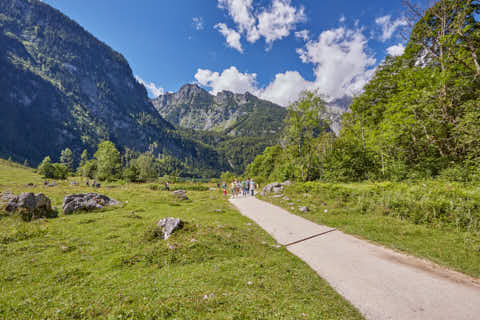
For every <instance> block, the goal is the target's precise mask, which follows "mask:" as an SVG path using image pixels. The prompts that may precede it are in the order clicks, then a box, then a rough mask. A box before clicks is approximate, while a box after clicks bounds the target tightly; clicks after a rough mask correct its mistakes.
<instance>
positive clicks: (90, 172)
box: [77, 160, 97, 179]
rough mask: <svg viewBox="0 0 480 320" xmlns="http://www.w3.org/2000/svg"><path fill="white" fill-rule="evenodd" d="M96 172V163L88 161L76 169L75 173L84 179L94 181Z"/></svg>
mask: <svg viewBox="0 0 480 320" xmlns="http://www.w3.org/2000/svg"><path fill="white" fill-rule="evenodd" d="M96 172H97V162H96V161H95V160H88V161H86V162H85V164H84V165H83V166H81V167H79V168H78V169H77V173H78V174H79V175H80V176H82V177H86V178H90V179H94V178H95V174H96Z"/></svg>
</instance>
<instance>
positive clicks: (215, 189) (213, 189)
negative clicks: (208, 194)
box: [208, 188, 217, 191]
mask: <svg viewBox="0 0 480 320" xmlns="http://www.w3.org/2000/svg"><path fill="white" fill-rule="evenodd" d="M208 190H210V191H217V188H209V189H208Z"/></svg>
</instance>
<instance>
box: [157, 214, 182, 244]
mask: <svg viewBox="0 0 480 320" xmlns="http://www.w3.org/2000/svg"><path fill="white" fill-rule="evenodd" d="M157 227H158V228H160V229H161V230H162V234H163V239H168V238H169V237H170V236H171V235H172V233H174V232H175V231H177V230H179V229H182V228H183V221H182V220H180V219H179V218H172V217H168V218H163V219H162V220H160V221H159V222H158V223H157Z"/></svg>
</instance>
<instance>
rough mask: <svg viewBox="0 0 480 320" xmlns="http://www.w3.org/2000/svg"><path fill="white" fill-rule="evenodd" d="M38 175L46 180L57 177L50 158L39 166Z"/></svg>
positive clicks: (46, 158) (45, 159)
mask: <svg viewBox="0 0 480 320" xmlns="http://www.w3.org/2000/svg"><path fill="white" fill-rule="evenodd" d="M38 173H39V174H40V175H42V176H43V177H44V178H49V179H51V178H53V177H54V176H55V168H54V166H53V165H52V160H51V159H50V157H49V156H46V157H45V158H44V159H43V161H42V163H40V165H39V166H38Z"/></svg>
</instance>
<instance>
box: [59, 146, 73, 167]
mask: <svg viewBox="0 0 480 320" xmlns="http://www.w3.org/2000/svg"><path fill="white" fill-rule="evenodd" d="M60 163H62V164H64V165H65V166H66V167H67V169H68V170H69V171H73V169H74V168H73V152H72V150H70V148H66V149H65V150H62V152H61V154H60Z"/></svg>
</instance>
